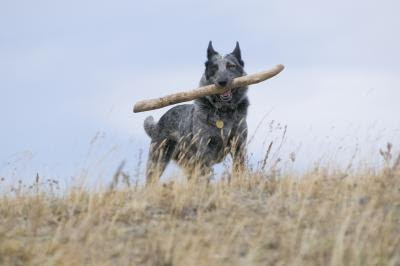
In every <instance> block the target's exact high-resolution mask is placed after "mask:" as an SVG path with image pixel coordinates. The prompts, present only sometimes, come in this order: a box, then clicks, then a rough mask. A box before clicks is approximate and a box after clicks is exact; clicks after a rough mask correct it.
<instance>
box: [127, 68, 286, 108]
mask: <svg viewBox="0 0 400 266" xmlns="http://www.w3.org/2000/svg"><path fill="white" fill-rule="evenodd" d="M284 68H285V67H284V66H283V65H277V66H276V67H274V68H272V69H270V70H267V71H262V72H258V73H256V74H252V75H247V76H243V77H239V78H235V79H234V80H233V81H232V84H231V85H230V86H229V87H226V88H218V87H217V86H215V85H214V84H212V85H207V86H203V87H200V88H197V89H194V90H191V91H185V92H178V93H174V94H170V95H167V96H164V97H160V98H155V99H149V100H143V101H139V102H137V103H136V104H135V106H134V108H133V112H134V113H139V112H144V111H149V110H154V109H159V108H162V107H165V106H168V105H172V104H176V103H181V102H187V101H191V100H194V99H197V98H200V97H204V96H207V95H212V94H221V93H223V92H224V91H226V90H229V89H232V88H239V87H244V86H247V85H251V84H257V83H260V82H262V81H264V80H267V79H270V78H272V77H273V76H276V75H278V74H279V73H280V72H281V71H282V70H283V69H284Z"/></svg>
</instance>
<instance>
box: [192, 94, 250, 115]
mask: <svg viewBox="0 0 400 266" xmlns="http://www.w3.org/2000/svg"><path fill="white" fill-rule="evenodd" d="M194 104H195V105H196V106H197V107H198V108H199V110H201V111H205V112H208V113H215V114H218V113H221V114H222V113H225V114H227V113H241V114H243V115H246V114H247V108H248V106H249V100H248V98H247V96H246V95H244V96H243V98H242V99H240V100H239V101H237V102H235V103H233V102H231V103H222V102H214V101H213V100H212V99H211V98H209V97H201V98H199V99H196V100H195V101H194Z"/></svg>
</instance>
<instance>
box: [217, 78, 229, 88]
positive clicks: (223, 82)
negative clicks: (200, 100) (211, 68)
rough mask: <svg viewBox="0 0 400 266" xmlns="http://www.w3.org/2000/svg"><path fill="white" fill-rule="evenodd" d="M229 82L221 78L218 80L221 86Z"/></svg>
mask: <svg viewBox="0 0 400 266" xmlns="http://www.w3.org/2000/svg"><path fill="white" fill-rule="evenodd" d="M227 84H228V81H227V80H219V81H218V85H219V86H221V87H225V86H226V85H227Z"/></svg>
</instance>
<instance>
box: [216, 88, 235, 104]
mask: <svg viewBox="0 0 400 266" xmlns="http://www.w3.org/2000/svg"><path fill="white" fill-rule="evenodd" d="M219 98H220V99H221V101H223V102H228V101H230V100H232V90H227V91H225V92H224V93H221V94H220V95H219Z"/></svg>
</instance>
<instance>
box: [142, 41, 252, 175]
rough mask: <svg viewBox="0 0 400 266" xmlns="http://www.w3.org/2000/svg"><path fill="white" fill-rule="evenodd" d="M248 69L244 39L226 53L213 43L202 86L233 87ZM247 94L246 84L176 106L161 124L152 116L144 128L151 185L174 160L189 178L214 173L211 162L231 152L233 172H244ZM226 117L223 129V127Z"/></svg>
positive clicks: (147, 173)
mask: <svg viewBox="0 0 400 266" xmlns="http://www.w3.org/2000/svg"><path fill="white" fill-rule="evenodd" d="M243 68H244V63H243V61H242V57H241V51H240V47H239V43H236V47H235V49H234V50H233V52H232V53H230V54H227V55H224V56H222V55H220V54H219V53H218V52H216V51H215V50H214V48H213V46H212V43H211V41H210V43H209V45H208V49H207V61H206V63H205V71H204V74H203V76H202V78H201V80H200V86H204V85H210V84H215V85H217V86H218V87H226V86H229V85H230V83H231V82H232V80H233V79H234V78H236V77H240V76H243V75H245V74H246V73H245V72H244V69H243ZM246 93H247V87H243V88H236V89H231V90H229V91H228V92H226V93H223V94H220V95H219V94H216V95H211V96H206V97H203V98H199V99H196V100H195V101H194V103H193V104H183V105H178V106H175V107H173V108H171V109H170V110H168V111H167V112H166V113H165V114H164V115H163V116H162V117H161V118H160V120H159V121H158V122H157V123H155V122H154V119H153V117H151V116H149V117H147V118H146V120H145V121H144V129H145V131H146V133H147V134H148V135H149V136H150V138H151V144H150V151H149V158H148V162H147V171H146V175H147V183H151V182H156V181H158V179H159V178H160V176H161V175H162V173H163V172H164V170H165V168H166V166H167V164H168V163H169V162H170V160H174V161H175V162H176V163H177V164H178V165H179V166H180V167H182V168H183V169H184V170H185V171H186V173H187V175H188V177H191V176H193V175H200V176H207V177H210V175H211V173H212V166H213V165H214V164H216V163H219V162H221V161H223V160H224V158H225V157H226V156H227V155H228V154H231V155H232V158H233V171H234V173H237V172H238V171H241V169H243V166H244V162H245V146H246V138H247V124H246V115H247V108H248V106H249V101H248V99H247V96H246ZM217 121H218V122H217ZM221 121H223V127H222V128H219V127H221V124H222V123H221ZM217 124H219V127H218V126H217Z"/></svg>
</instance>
